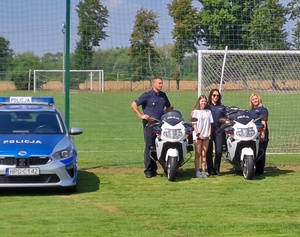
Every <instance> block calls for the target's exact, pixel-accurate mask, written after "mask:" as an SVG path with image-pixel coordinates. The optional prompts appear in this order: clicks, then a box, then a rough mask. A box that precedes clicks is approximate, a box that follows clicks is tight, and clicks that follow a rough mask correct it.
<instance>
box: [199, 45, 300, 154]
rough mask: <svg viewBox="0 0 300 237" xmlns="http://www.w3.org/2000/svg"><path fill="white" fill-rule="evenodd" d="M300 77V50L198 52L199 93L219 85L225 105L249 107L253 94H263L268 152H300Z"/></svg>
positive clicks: (206, 91) (205, 92)
mask: <svg viewBox="0 0 300 237" xmlns="http://www.w3.org/2000/svg"><path fill="white" fill-rule="evenodd" d="M299 79H300V51H296V50H295V51H283V50H281V51H275V50H272V51H268V50H263V51H257V50H254V51H250V50H199V51H198V95H200V94H205V95H207V96H208V93H209V91H210V90H211V89H213V88H217V89H219V90H220V91H221V93H222V103H223V104H224V105H228V106H233V105H234V106H239V107H242V108H245V109H249V108H250V95H251V94H252V93H254V92H256V93H258V94H260V96H261V97H262V100H263V104H264V106H265V107H266V108H267V109H268V111H269V122H268V125H269V130H270V141H269V147H268V150H267V151H268V152H269V153H277V154H287V153H297V154H298V153H300V136H299V134H300V127H299V116H300V112H299V111H300V110H299V100H300V81H299Z"/></svg>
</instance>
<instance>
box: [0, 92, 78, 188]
mask: <svg viewBox="0 0 300 237" xmlns="http://www.w3.org/2000/svg"><path fill="white" fill-rule="evenodd" d="M81 133H82V130H81V129H80V128H76V127H74V128H71V129H70V130H69V131H68V129H67V127H66V124H65V122H64V120H63V118H62V115H61V112H60V111H59V109H58V108H57V107H55V105H54V99H53V97H16V96H12V97H0V188H5V187H63V188H64V189H66V190H68V191H76V186H77V173H78V171H77V150H76V148H75V145H74V140H73V135H78V134H81Z"/></svg>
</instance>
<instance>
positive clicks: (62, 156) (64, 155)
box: [53, 148, 73, 160]
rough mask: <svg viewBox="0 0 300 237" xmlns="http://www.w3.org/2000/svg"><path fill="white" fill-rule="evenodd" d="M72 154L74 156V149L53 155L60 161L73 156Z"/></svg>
mask: <svg viewBox="0 0 300 237" xmlns="http://www.w3.org/2000/svg"><path fill="white" fill-rule="evenodd" d="M72 154H73V149H72V148H67V149H64V150H61V151H57V152H55V153H54V154H53V156H54V158H55V159H57V160H60V159H65V158H68V157H70V156H72Z"/></svg>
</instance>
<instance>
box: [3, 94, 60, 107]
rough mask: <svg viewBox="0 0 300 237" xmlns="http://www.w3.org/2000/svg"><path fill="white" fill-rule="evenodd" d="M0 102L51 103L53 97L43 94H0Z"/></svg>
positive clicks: (52, 102)
mask: <svg viewBox="0 0 300 237" xmlns="http://www.w3.org/2000/svg"><path fill="white" fill-rule="evenodd" d="M0 104H47V105H53V104H54V98H53V97H43V96H40V97H39V96H33V97H31V96H0Z"/></svg>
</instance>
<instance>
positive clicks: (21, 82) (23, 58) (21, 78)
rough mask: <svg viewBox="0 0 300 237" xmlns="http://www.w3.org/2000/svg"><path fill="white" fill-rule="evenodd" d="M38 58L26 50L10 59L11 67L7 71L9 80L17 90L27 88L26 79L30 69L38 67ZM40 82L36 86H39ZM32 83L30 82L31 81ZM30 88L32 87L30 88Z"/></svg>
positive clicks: (39, 64)
mask: <svg viewBox="0 0 300 237" xmlns="http://www.w3.org/2000/svg"><path fill="white" fill-rule="evenodd" d="M40 67H41V63H40V58H39V57H38V56H36V55H34V53H31V52H28V53H23V54H17V55H16V56H15V57H14V58H13V61H12V67H11V69H10V71H9V77H10V80H11V81H13V83H14V85H15V86H16V88H17V89H18V90H27V89H28V81H29V80H28V79H29V70H30V69H32V70H33V69H40ZM41 84H42V82H40V83H39V84H38V85H37V86H40V85H41ZM31 85H32V82H31ZM31 89H32V88H31Z"/></svg>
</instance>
